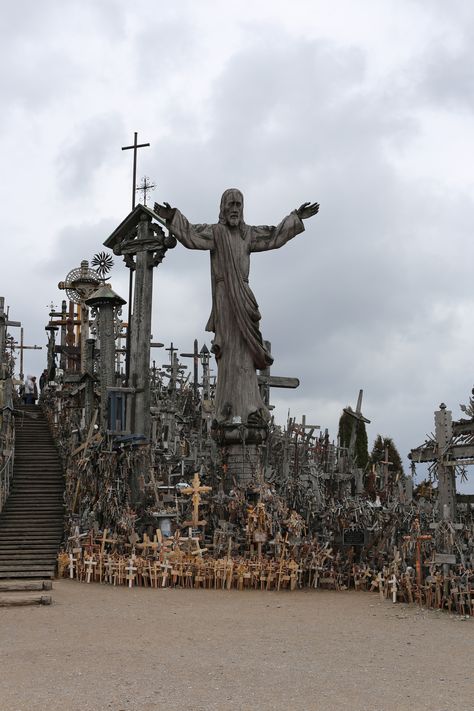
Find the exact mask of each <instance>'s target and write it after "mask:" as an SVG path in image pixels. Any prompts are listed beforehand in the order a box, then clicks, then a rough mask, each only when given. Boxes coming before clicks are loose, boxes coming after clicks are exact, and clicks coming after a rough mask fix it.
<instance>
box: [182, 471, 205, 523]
mask: <svg viewBox="0 0 474 711" xmlns="http://www.w3.org/2000/svg"><path fill="white" fill-rule="evenodd" d="M208 491H212V486H202V485H201V480H200V478H199V472H196V473H195V474H194V477H193V483H192V485H191V486H188V487H186V488H185V489H182V490H181V493H182V494H186V495H187V496H189V495H192V502H193V515H192V518H191V521H190V522H189V521H186V522H185V523H184V525H185V526H192V527H193V528H197V527H198V526H205V525H206V523H207V521H200V520H199V504H200V503H201V494H204V493H207V492H208Z"/></svg>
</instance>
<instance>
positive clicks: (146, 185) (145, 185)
mask: <svg viewBox="0 0 474 711" xmlns="http://www.w3.org/2000/svg"><path fill="white" fill-rule="evenodd" d="M148 181H149V177H148V176H147V175H144V176H143V178H142V182H141V183H140V185H137V188H136V191H137V193H139V192H143V204H144V205H146V195H147V193H148V192H151V191H152V190H154V189H155V188H156V185H155V183H150V182H148Z"/></svg>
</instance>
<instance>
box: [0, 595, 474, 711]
mask: <svg viewBox="0 0 474 711" xmlns="http://www.w3.org/2000/svg"><path fill="white" fill-rule="evenodd" d="M53 593H54V598H53V599H54V603H53V605H52V606H50V607H39V608H23V609H22V608H2V609H0V709H1V711H36V710H38V711H39V710H41V711H56V710H59V709H61V711H79V710H80V711H102V710H103V709H105V710H108V709H113V711H121V710H122V709H123V710H124V711H131V710H134V711H152V710H153V711H154V710H155V709H160V710H161V709H163V710H165V709H166V711H178V710H179V711H183V710H184V709H187V710H189V711H204V710H205V711H208V710H209V711H212V710H214V709H215V710H219V711H224V710H225V711H227V710H232V711H234V710H235V711H237V710H238V711H270V709H271V710H275V711H276V710H278V711H279V710H280V709H281V710H283V709H285V711H300V710H301V711H303V710H304V711H311V710H312V709H318V710H319V709H321V711H332V710H333V709H334V711H336V710H337V711H345V709H350V710H351V711H392V709H393V710H395V709H397V710H398V711H404V710H405V709H406V710H407V711H408V709H410V711H421V710H423V711H425V710H426V711H428V710H429V711H451V710H452V709H456V711H472V709H473V708H474V681H473V674H472V666H473V660H474V627H473V622H472V620H464V619H459V618H454V617H450V616H448V615H447V614H444V613H438V612H434V611H421V610H419V609H417V608H416V607H411V608H409V607H407V606H404V605H392V604H391V603H390V602H380V601H379V598H378V596H377V595H376V594H369V593H355V592H340V593H334V592H329V591H301V592H295V593H291V594H290V593H284V592H282V593H276V592H271V593H265V592H264V593H260V592H236V591H231V592H215V591H205V590H196V591H193V590H159V591H156V590H146V589H134V590H128V589H127V588H113V587H109V586H105V585H103V586H101V585H98V584H92V585H85V584H80V583H77V582H75V581H58V582H55V584H54V591H53Z"/></svg>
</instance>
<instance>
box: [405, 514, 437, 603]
mask: <svg viewBox="0 0 474 711" xmlns="http://www.w3.org/2000/svg"><path fill="white" fill-rule="evenodd" d="M403 538H404V540H405V541H410V542H415V543H416V582H417V584H418V590H421V585H422V579H421V542H422V541H430V540H431V538H432V536H430V535H429V534H423V535H422V534H421V531H420V521H419V519H417V518H415V520H414V521H413V533H412V534H410V535H409V536H403ZM420 599H421V598H420Z"/></svg>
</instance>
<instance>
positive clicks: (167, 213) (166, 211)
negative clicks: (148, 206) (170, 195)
mask: <svg viewBox="0 0 474 711" xmlns="http://www.w3.org/2000/svg"><path fill="white" fill-rule="evenodd" d="M153 210H154V212H156V214H157V215H158V216H159V217H161V219H162V220H171V219H172V218H173V213H174V209H173V208H172V207H171V205H169V204H168V203H167V202H164V203H163V205H160V203H159V202H155V205H154V207H153Z"/></svg>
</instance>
